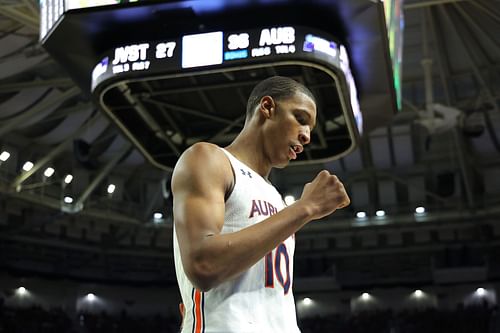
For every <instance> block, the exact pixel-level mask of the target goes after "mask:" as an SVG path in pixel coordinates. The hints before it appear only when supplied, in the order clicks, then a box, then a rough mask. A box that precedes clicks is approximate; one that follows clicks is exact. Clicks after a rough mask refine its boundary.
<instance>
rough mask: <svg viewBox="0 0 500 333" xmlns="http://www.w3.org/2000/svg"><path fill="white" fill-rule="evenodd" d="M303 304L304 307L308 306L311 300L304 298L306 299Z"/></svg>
mask: <svg viewBox="0 0 500 333" xmlns="http://www.w3.org/2000/svg"><path fill="white" fill-rule="evenodd" d="M303 302H304V305H306V306H309V305H311V304H312V299H310V298H309V297H306V298H304V300H303Z"/></svg>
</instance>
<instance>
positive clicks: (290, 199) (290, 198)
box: [285, 195, 295, 206]
mask: <svg viewBox="0 0 500 333" xmlns="http://www.w3.org/2000/svg"><path fill="white" fill-rule="evenodd" d="M294 202H295V197H294V196H293V195H287V196H285V203H286V205H287V206H290V205H291V204H293V203H294Z"/></svg>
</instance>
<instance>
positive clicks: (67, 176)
mask: <svg viewBox="0 0 500 333" xmlns="http://www.w3.org/2000/svg"><path fill="white" fill-rule="evenodd" d="M72 181H73V175H69V174H68V175H66V177H64V182H65V183H66V184H69V183H71V182H72Z"/></svg>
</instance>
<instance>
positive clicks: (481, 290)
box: [476, 288, 486, 297]
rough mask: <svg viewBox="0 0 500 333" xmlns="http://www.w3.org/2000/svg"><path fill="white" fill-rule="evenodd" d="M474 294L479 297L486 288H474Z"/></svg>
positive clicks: (484, 292)
mask: <svg viewBox="0 0 500 333" xmlns="http://www.w3.org/2000/svg"><path fill="white" fill-rule="evenodd" d="M476 295H477V296H479V297H483V296H484V295H486V289H484V288H477V289H476Z"/></svg>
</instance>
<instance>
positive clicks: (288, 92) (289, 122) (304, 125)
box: [245, 76, 316, 167]
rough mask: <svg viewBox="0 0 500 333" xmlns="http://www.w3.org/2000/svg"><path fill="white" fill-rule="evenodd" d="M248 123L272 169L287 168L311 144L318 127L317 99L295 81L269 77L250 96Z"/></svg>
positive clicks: (280, 77)
mask: <svg viewBox="0 0 500 333" xmlns="http://www.w3.org/2000/svg"><path fill="white" fill-rule="evenodd" d="M249 123H252V124H253V125H252V128H253V129H255V130H256V132H257V133H258V134H256V135H259V136H260V137H261V140H259V142H263V147H262V148H263V151H264V154H265V157H266V159H268V160H269V162H270V164H271V165H272V166H273V167H284V166H286V165H287V164H288V162H289V161H290V160H291V159H295V158H296V157H297V155H298V154H300V153H301V152H302V150H303V148H304V146H305V145H307V144H308V143H309V141H310V138H311V137H310V136H311V130H312V128H313V127H314V125H315V124H316V99H315V98H314V95H313V94H312V93H311V91H310V90H309V89H308V88H306V87H305V86H304V85H302V84H300V83H299V82H297V81H295V80H293V79H290V78H287V77H282V76H273V77H270V78H268V79H266V80H264V81H262V82H260V83H259V84H257V86H255V88H254V89H253V91H252V93H251V94H250V97H249V99H248V103H247V117H246V124H245V125H246V126H247V125H248V124H249Z"/></svg>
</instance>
